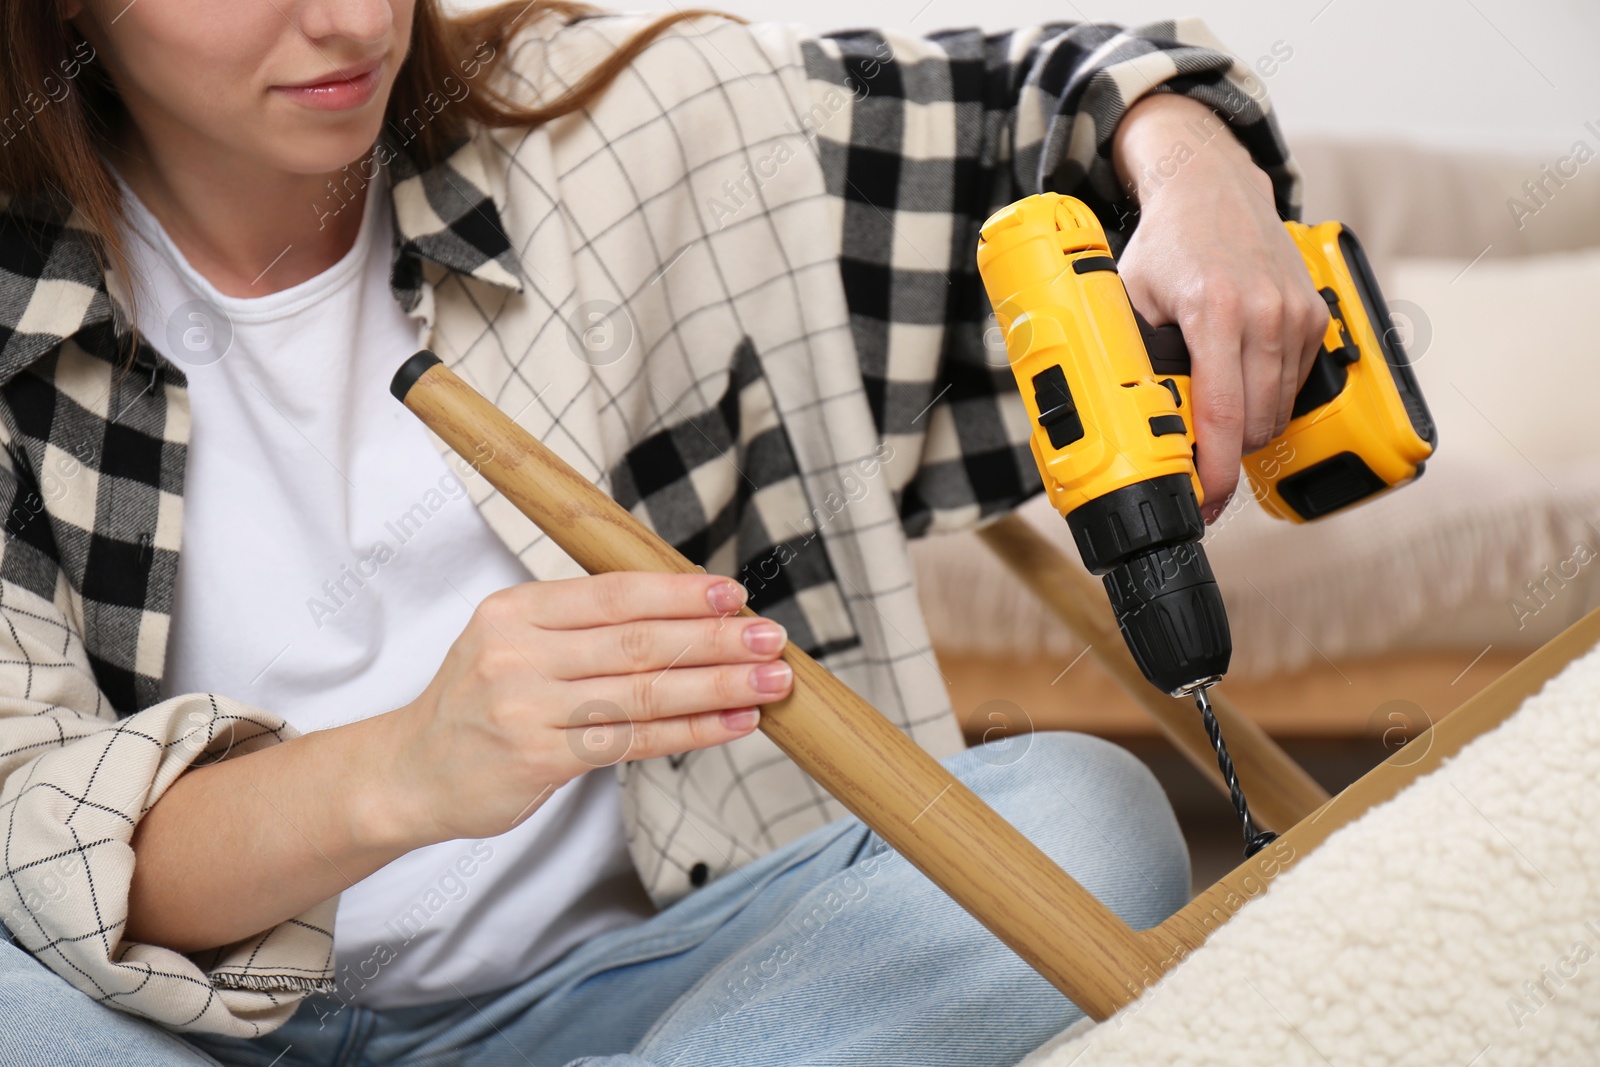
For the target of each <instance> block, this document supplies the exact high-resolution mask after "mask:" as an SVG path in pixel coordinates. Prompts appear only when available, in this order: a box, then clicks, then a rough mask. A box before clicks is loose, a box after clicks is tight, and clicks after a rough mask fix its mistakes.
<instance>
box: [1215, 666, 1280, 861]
mask: <svg viewBox="0 0 1600 1067" xmlns="http://www.w3.org/2000/svg"><path fill="white" fill-rule="evenodd" d="M1209 688H1211V687H1210V686H1209V685H1201V686H1198V687H1196V688H1195V691H1194V702H1195V706H1196V707H1198V708H1199V709H1200V720H1201V722H1203V723H1204V724H1205V728H1206V736H1207V737H1209V738H1211V747H1212V748H1214V749H1216V750H1217V768H1218V769H1219V770H1221V771H1222V780H1223V781H1224V782H1226V783H1227V784H1228V796H1229V798H1230V799H1231V800H1232V801H1233V810H1234V811H1236V812H1238V813H1239V825H1240V826H1242V827H1243V828H1244V858H1245V859H1249V858H1250V857H1251V856H1254V855H1255V854H1256V853H1257V852H1260V851H1261V850H1262V849H1263V848H1266V847H1267V845H1269V844H1271V843H1272V842H1273V841H1276V840H1277V839H1278V835H1277V834H1275V833H1273V832H1272V831H1271V830H1257V829H1256V825H1255V821H1254V820H1253V819H1251V818H1250V805H1249V803H1248V802H1246V800H1245V798H1244V790H1243V789H1240V788H1239V774H1238V772H1237V771H1235V770H1234V769H1233V759H1232V758H1231V757H1230V756H1229V755H1228V746H1227V744H1226V743H1225V742H1224V741H1223V740H1222V727H1221V726H1219V725H1218V724H1217V716H1216V713H1215V712H1213V711H1212V710H1211V700H1210V698H1209V697H1207V696H1206V690H1207V689H1209Z"/></svg>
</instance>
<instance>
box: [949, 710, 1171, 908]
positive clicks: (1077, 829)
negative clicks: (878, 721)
mask: <svg viewBox="0 0 1600 1067" xmlns="http://www.w3.org/2000/svg"><path fill="white" fill-rule="evenodd" d="M946 764H947V766H949V767H950V769H951V770H952V771H953V772H954V773H955V774H956V775H957V777H959V778H961V780H962V781H963V782H965V783H966V784H967V785H968V786H970V787H971V788H972V789H973V790H974V791H975V792H977V793H978V795H980V796H982V797H983V798H984V799H985V800H986V801H988V803H989V804H990V805H991V806H992V807H994V808H995V809H996V810H997V811H998V812H999V813H1000V814H1001V815H1003V816H1005V818H1006V819H1007V820H1008V821H1010V822H1011V823H1012V824H1013V825H1015V826H1016V827H1017V828H1018V829H1019V830H1021V831H1022V832H1023V833H1024V834H1026V835H1027V836H1028V838H1029V839H1030V840H1032V841H1033V842H1034V843H1035V844H1037V845H1038V846H1039V847H1040V848H1042V849H1043V850H1044V851H1045V852H1046V853H1048V854H1049V855H1050V856H1051V857H1052V858H1053V859H1055V860H1056V861H1057V862H1058V863H1060V864H1061V865H1062V866H1063V867H1065V868H1067V869H1068V870H1069V871H1072V872H1073V873H1074V874H1077V873H1078V871H1080V870H1081V871H1083V872H1084V876H1083V877H1080V879H1079V880H1080V881H1086V880H1087V878H1088V877H1090V876H1097V877H1100V878H1101V884H1103V885H1105V886H1107V887H1108V890H1109V891H1110V893H1111V895H1114V896H1115V897H1116V898H1117V899H1115V900H1107V901H1106V903H1107V904H1109V905H1110V906H1112V907H1113V908H1114V909H1115V910H1117V911H1118V912H1119V914H1122V915H1123V918H1124V919H1125V920H1126V921H1127V922H1128V923H1129V924H1130V925H1133V926H1135V927H1136V928H1142V927H1144V926H1150V925H1154V924H1155V923H1157V922H1160V921H1161V920H1162V919H1164V918H1166V917H1167V916H1168V915H1170V914H1171V913H1172V912H1174V911H1176V910H1177V909H1178V908H1180V907H1182V906H1183V905H1184V904H1185V903H1186V902H1187V901H1188V898H1189V879H1190V870H1189V851H1188V847H1187V845H1185V843H1184V840H1183V833H1182V831H1181V830H1180V829H1179V827H1178V820H1177V816H1176V815H1175V814H1174V813H1173V810H1172V804H1171V802H1170V801H1169V800H1168V799H1167V795H1166V792H1165V791H1164V790H1163V789H1162V788H1161V784H1160V782H1158V781H1157V780H1156V776H1155V775H1154V774H1152V773H1151V771H1150V768H1148V767H1147V766H1145V764H1144V761H1142V760H1140V759H1139V758H1138V757H1137V756H1135V755H1133V754H1132V753H1131V752H1129V751H1128V750H1127V749H1125V748H1122V747H1121V746H1120V745H1116V744H1113V743H1112V742H1110V741H1106V740H1104V739H1102V738H1098V737H1092V736H1090V735H1088V734H1081V733H1074V732H1071V731H1056V730H1052V731H1041V732H1038V733H1033V734H1027V735H1022V736H1017V737H1012V738H1009V739H1006V740H1002V741H997V742H990V743H987V744H982V745H975V746H973V747H972V748H970V749H967V750H966V751H964V752H962V753H959V754H958V755H956V756H954V757H951V758H950V759H949V760H947V761H946ZM1091 888H1094V887H1093V886H1091Z"/></svg>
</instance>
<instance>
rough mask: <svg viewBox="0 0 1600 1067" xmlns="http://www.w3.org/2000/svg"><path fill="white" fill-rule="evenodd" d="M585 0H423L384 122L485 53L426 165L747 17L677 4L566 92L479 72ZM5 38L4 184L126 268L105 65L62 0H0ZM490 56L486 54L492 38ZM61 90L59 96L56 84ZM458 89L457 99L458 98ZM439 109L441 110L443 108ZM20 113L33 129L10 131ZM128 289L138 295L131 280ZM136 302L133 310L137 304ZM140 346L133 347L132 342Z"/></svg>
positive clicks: (102, 257)
mask: <svg viewBox="0 0 1600 1067" xmlns="http://www.w3.org/2000/svg"><path fill="white" fill-rule="evenodd" d="M607 13H608V12H606V11H605V10H604V9H602V8H598V7H594V6H592V5H590V4H586V3H582V2H580V0H532V2H531V3H529V2H526V0H506V2H504V3H500V4H498V5H496V6H493V7H489V8H484V9H481V10H477V11H471V12H466V13H462V14H456V15H446V14H445V13H444V12H443V11H442V10H441V9H440V0H416V12H415V15H414V16H413V21H412V27H411V46H410V51H409V52H408V54H407V56H406V60H405V63H404V64H403V65H402V66H401V68H400V72H399V74H398V75H397V76H396V78H395V83H394V88H393V90H392V91H391V92H390V95H389V103H388V107H387V109H386V112H385V116H384V118H385V124H386V125H387V124H388V123H389V122H390V121H391V120H394V119H396V118H397V117H398V118H400V119H401V120H402V121H403V120H404V117H406V116H411V115H413V114H415V113H417V111H418V109H421V108H423V107H424V106H425V101H427V100H428V98H430V97H433V98H434V99H435V100H436V99H437V97H438V95H439V94H440V93H441V92H442V91H443V90H442V88H441V87H442V86H445V85H447V84H450V83H452V80H453V82H454V83H456V84H459V83H460V81H461V78H460V76H459V74H458V71H460V70H461V69H462V66H461V65H462V64H463V63H471V62H478V63H481V68H482V69H481V70H477V69H476V68H475V70H476V73H477V75H478V77H476V78H475V81H476V83H477V84H476V87H475V88H474V89H473V91H471V92H469V93H467V94H466V95H464V96H462V97H460V98H459V99H458V100H456V103H455V105H454V106H452V107H447V108H443V109H437V108H429V109H428V113H429V114H430V116H431V117H430V121H428V122H427V123H424V124H422V125H421V128H420V130H419V131H418V133H417V135H416V137H415V138H414V140H412V141H410V142H409V143H408V145H407V151H408V153H410V154H411V155H412V157H413V158H414V159H416V161H417V162H418V164H419V166H423V167H427V166H429V165H431V164H433V163H435V162H438V161H439V160H440V159H441V158H442V157H443V156H444V155H445V154H446V153H447V152H448V151H449V150H450V149H451V148H452V147H454V146H455V145H457V144H459V143H460V141H461V140H462V139H463V138H464V137H465V136H466V135H467V133H468V127H469V124H472V123H477V124H480V125H485V126H491V127H502V126H537V125H539V124H540V123H543V122H548V121H549V120H551V119H554V118H559V117H560V116H562V115H565V114H568V113H570V112H573V111H577V110H579V109H581V108H583V107H586V106H588V104H589V103H590V102H592V101H593V99H594V98H595V97H596V96H598V95H599V94H600V93H601V92H603V91H604V90H605V89H606V87H607V86H608V85H609V84H610V83H611V81H612V80H613V79H614V78H615V77H616V76H617V75H618V74H619V73H621V72H622V71H623V69H624V68H626V67H627V66H628V64H629V63H631V62H633V60H634V58H635V57H636V56H637V55H638V54H639V53H640V52H641V51H643V50H644V48H645V47H646V46H647V45H649V44H650V42H651V41H652V40H654V39H655V38H656V37H657V36H659V35H660V34H661V32H662V31H664V30H665V29H667V28H668V27H669V26H671V25H673V24H674V23H676V22H681V21H683V20H684V19H690V18H696V17H699V16H702V15H711V16H715V17H719V18H725V19H729V20H731V21H734V22H739V23H743V22H746V21H747V20H745V19H743V18H740V17H739V16H737V15H731V14H728V13H726V12H722V11H714V10H709V9H705V8H690V9H686V10H677V11H672V12H669V13H668V14H665V15H663V16H661V17H660V18H657V19H655V20H654V21H652V22H650V23H648V24H646V25H645V26H644V27H643V28H641V29H640V30H639V31H638V32H637V33H635V34H634V35H633V36H632V37H630V38H628V39H627V40H626V41H624V42H623V44H622V45H621V46H620V47H619V48H617V49H616V51H614V52H612V53H611V54H610V55H608V56H606V57H605V59H604V60H602V61H601V62H599V63H598V64H596V65H595V66H594V67H593V68H591V69H590V70H589V71H588V72H587V73H586V74H585V75H584V76H583V77H582V78H580V79H579V80H578V81H577V82H576V83H575V84H574V85H573V86H572V87H571V88H570V89H569V90H567V92H565V93H564V94H562V95H561V96H559V97H557V98H556V99H555V100H553V101H551V102H550V103H548V104H545V105H543V106H538V107H531V106H527V105H522V104H518V103H516V102H514V101H513V100H511V99H509V98H508V97H506V96H505V95H503V94H501V93H500V92H498V91H496V90H495V89H494V88H493V87H492V84H491V82H490V79H488V78H486V77H482V75H483V74H486V73H488V72H489V71H491V70H492V69H493V68H494V66H495V65H497V64H498V63H499V62H500V60H501V59H502V58H503V57H504V56H505V54H506V51H507V46H508V45H509V44H510V43H511V41H512V39H513V37H514V36H515V35H516V33H517V32H518V31H519V30H521V29H523V28H524V27H526V26H527V25H530V24H532V23H534V22H537V21H538V20H539V19H541V18H544V17H546V16H549V15H554V16H556V17H558V18H560V19H562V20H563V22H572V21H574V20H576V19H580V18H589V17H593V16H596V15H603V14H607ZM0 40H5V41H9V42H10V44H9V45H8V46H7V48H6V51H7V53H8V55H7V57H6V62H5V63H4V64H0V135H3V136H4V137H5V138H6V143H5V144H4V145H3V146H0V193H6V194H9V195H11V196H12V197H16V198H33V197H44V198H46V199H47V200H48V201H49V202H50V203H51V204H52V205H53V206H54V207H55V208H56V209H57V210H58V211H60V212H61V215H62V218H63V219H65V217H66V214H67V213H68V212H70V211H71V210H73V209H76V210H77V211H79V212H81V213H82V215H83V219H84V221H85V222H86V223H87V224H88V226H89V229H90V231H91V233H92V246H93V248H94V253H95V256H96V258H97V259H98V261H99V264H100V267H101V269H102V270H106V269H115V270H116V271H117V273H118V274H119V275H121V276H123V277H126V276H127V270H128V259H127V254H126V250H125V248H124V247H123V242H122V240H121V232H122V231H121V223H122V219H123V204H122V197H121V193H120V191H119V189H118V187H117V183H116V179H115V178H114V177H113V176H112V174H111V172H110V171H109V170H108V169H107V168H106V165H105V162H104V160H103V159H102V158H101V155H100V152H99V149H100V147H101V146H103V145H104V143H105V139H106V138H108V137H109V136H110V135H111V132H112V131H113V129H114V128H115V122H116V121H117V120H118V118H119V117H120V115H121V107H122V105H121V100H120V98H119V97H118V95H117V91H116V88H115V86H113V85H112V83H111V79H110V77H109V75H108V74H107V73H106V70H105V67H104V66H103V65H102V64H100V63H98V62H95V61H94V58H93V52H92V50H91V49H90V48H89V47H88V45H87V43H86V42H84V41H83V40H82V38H80V37H79V36H78V33H77V30H76V29H75V28H74V27H73V26H72V25H71V23H69V22H68V21H67V20H66V19H64V18H63V17H61V14H60V8H59V6H58V5H57V4H55V3H48V2H44V0H0ZM485 46H488V49H489V50H490V51H489V55H488V57H487V58H484V57H483V51H484V47H485ZM58 92H59V93H60V95H59V96H57V93H58ZM452 99H454V98H452ZM435 112H436V113H435ZM18 116H20V117H21V118H22V122H21V124H20V125H22V126H24V127H25V128H24V129H23V130H22V133H21V135H20V136H12V135H11V130H10V127H11V125H13V124H16V123H15V119H16V117H18ZM128 299H129V300H132V299H133V293H132V291H131V287H129V292H128ZM130 310H131V309H130ZM130 355H131V352H130Z"/></svg>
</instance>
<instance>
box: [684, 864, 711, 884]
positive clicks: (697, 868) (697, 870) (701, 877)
mask: <svg viewBox="0 0 1600 1067" xmlns="http://www.w3.org/2000/svg"><path fill="white" fill-rule="evenodd" d="M710 877H711V868H710V867H707V866H706V865H705V864H704V863H697V864H695V865H694V866H693V867H690V868H689V884H690V885H692V886H702V885H705V884H706V879H707V878H710Z"/></svg>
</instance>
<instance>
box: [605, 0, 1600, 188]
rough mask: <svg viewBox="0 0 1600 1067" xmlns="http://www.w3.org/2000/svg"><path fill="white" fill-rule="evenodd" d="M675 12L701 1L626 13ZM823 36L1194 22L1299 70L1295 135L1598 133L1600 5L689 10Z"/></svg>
mask: <svg viewBox="0 0 1600 1067" xmlns="http://www.w3.org/2000/svg"><path fill="white" fill-rule="evenodd" d="M594 2H597V3H599V4H600V6H604V7H608V8H611V9H613V10H662V11H666V10H670V9H672V8H673V7H678V6H681V7H688V6H690V2H691V0H677V2H676V3H675V2H674V0H618V2H615V3H606V2H605V0H594ZM693 2H694V3H695V4H696V6H704V7H711V8H715V9H719V10H723V11H730V12H734V13H737V14H740V15H743V16H745V17H747V18H750V19H778V20H782V21H795V22H803V23H805V24H807V25H809V26H812V27H814V28H816V29H818V30H830V29H843V28H846V27H858V26H881V27H886V28H893V29H899V30H909V31H911V32H915V33H919V34H921V33H927V32H930V31H933V30H937V29H944V28H948V27H952V26H973V25H976V26H982V27H983V28H985V29H990V30H994V29H1005V28H1008V27H1011V26H1017V25H1024V24H1028V23H1034V22H1045V21H1051V20H1056V19H1067V20H1071V19H1083V18H1089V19H1093V20H1097V21H1099V20H1105V21H1114V22H1121V23H1137V22H1140V21H1146V20H1150V19H1157V18H1168V17H1173V16H1180V15H1198V16H1200V17H1201V18H1203V19H1205V20H1206V22H1207V23H1208V24H1209V25H1210V26H1211V28H1212V30H1213V31H1215V32H1216V34H1217V35H1218V36H1219V37H1221V38H1222V40H1223V41H1224V42H1226V43H1227V44H1228V46H1229V47H1230V48H1231V49H1232V50H1233V51H1234V52H1235V53H1237V54H1239V55H1241V56H1243V57H1245V58H1247V59H1253V58H1255V57H1257V56H1260V55H1263V54H1265V53H1267V52H1268V50H1269V49H1271V47H1272V45H1273V43H1274V42H1276V41H1283V42H1285V43H1286V44H1287V45H1288V46H1289V47H1290V48H1292V49H1293V52H1294V54H1293V57H1292V58H1291V59H1290V60H1289V62H1288V63H1286V64H1284V66H1283V67H1282V69H1281V70H1280V71H1279V72H1278V73H1277V74H1275V75H1274V76H1273V77H1272V78H1271V79H1270V80H1269V81H1268V83H1267V84H1268V88H1269V91H1270V92H1271V93H1272V96H1273V99H1274V100H1275V101H1276V103H1277V106H1278V107H1279V109H1280V115H1281V119H1282V122H1283V124H1284V128H1285V130H1286V132H1288V133H1289V134H1290V135H1294V134H1297V133H1314V134H1349V135H1358V136H1361V135H1380V136H1393V137H1399V138H1404V139H1408V140H1414V141H1419V142H1423V143H1429V144H1437V145H1444V146H1452V147H1463V148H1475V149H1484V150H1506V151H1515V152H1532V153H1534V154H1536V155H1539V156H1541V157H1542V156H1547V155H1548V156H1550V157H1551V158H1554V157H1555V156H1557V155H1561V154H1565V153H1566V152H1567V151H1568V150H1569V149H1570V148H1571V146H1572V143H1573V141H1574V140H1576V139H1577V138H1579V137H1585V138H1586V139H1587V140H1588V141H1589V143H1590V144H1591V145H1592V146H1596V147H1600V137H1597V136H1596V135H1594V134H1591V133H1588V132H1587V131H1585V130H1584V129H1583V124H1584V122H1585V121H1591V120H1592V121H1593V122H1594V123H1595V125H1596V126H1597V127H1600V62H1596V59H1597V57H1600V4H1597V3H1595V2H1594V0H1332V2H1331V3H1330V2H1329V0H1271V2H1267V0H1058V2H1056V0H985V2H983V3H981V4H980V3H969V2H963V0H811V2H810V3H808V4H805V5H792V6H791V5H787V4H785V5H779V4H773V3H770V2H768V3H761V2H757V0H725V2H723V3H720V4H719V3H716V2H714V0H693Z"/></svg>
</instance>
